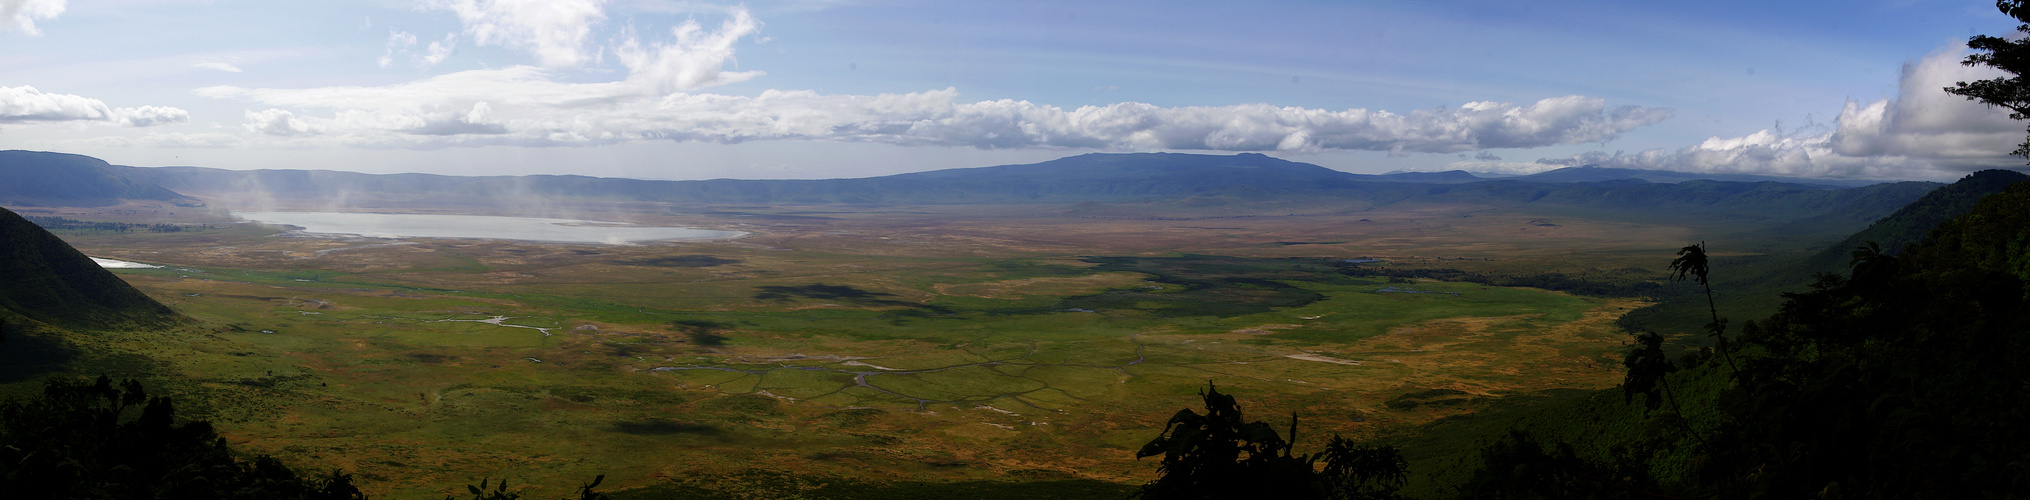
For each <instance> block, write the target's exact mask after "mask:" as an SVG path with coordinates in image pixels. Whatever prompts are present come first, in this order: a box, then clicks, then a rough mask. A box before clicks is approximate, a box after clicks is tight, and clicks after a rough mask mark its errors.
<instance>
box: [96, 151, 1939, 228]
mask: <svg viewBox="0 0 2030 500" xmlns="http://www.w3.org/2000/svg"><path fill="white" fill-rule="evenodd" d="M113 169H114V170H115V171H117V172H120V173H122V174H124V175H126V176H128V177H131V178H134V179H137V180H140V181H145V182H150V183H154V184H157V185H160V186H163V187H166V188H169V189H174V190H177V191H182V192H187V193H190V194H193V195H198V196H206V197H214V198H220V199H234V200H237V202H238V203H240V204H242V205H250V206H259V203H258V202H259V200H262V199H267V200H287V201H290V202H294V203H296V206H317V207H324V208H331V209H346V208H351V209H380V208H430V207H443V208H458V207H468V208H469V207H485V208H489V209H492V210H505V211H515V210H531V209H534V208H540V207H544V206H547V205H546V204H548V203H552V202H559V203H562V202H590V203H607V202H660V203H675V204H749V203H762V204H833V203H837V204H871V205H884V204H886V205H911V204H926V205H937V204H1062V205H1069V204H1077V203H1116V204H1120V203H1150V202H1164V201H1165V200H1172V201H1175V200H1184V199H1192V200H1199V201H1204V200H1227V201H1238V202H1265V201H1273V200H1281V201H1286V202H1288V201H1306V202H1324V203H1331V204H1336V205H1339V206H1350V207H1354V208H1355V209H1358V207H1360V206H1366V207H1370V208H1372V207H1380V206H1388V205H1395V204H1499V205H1506V206H1541V207H1546V208H1552V209H1556V210H1567V211H1569V210H1578V211H1580V212H1582V213H1584V214H1588V215H1593V216H1601V217H1610V218H1622V219H1642V218H1648V217H1658V216H1668V217H1686V216H1702V217H1720V218H1730V219H1743V220H1758V221H1768V222H1767V223H1769V224H1785V223H1794V224H1802V225H1800V226H1797V227H1798V228H1800V229H1802V230H1809V231H1812V232H1814V234H1827V235H1846V234H1850V233H1851V232H1852V230H1853V229H1855V228H1858V227H1860V226H1861V225H1864V224H1866V223H1868V222H1869V221H1873V220H1874V219H1875V218H1879V217H1881V216H1883V215H1887V214H1888V213H1889V212H1890V211H1894V210H1895V209H1897V208H1900V207H1902V206H1903V205H1904V204H1907V203H1909V202H1910V201H1912V200H1915V199H1917V197H1919V196H1922V195H1923V194H1924V192H1926V191H1929V190H1930V189H1932V188H1935V187H1937V186H1939V185H1940V184H1937V183H1923V182H1901V183H1885V184H1872V185H1868V186H1861V187H1853V188H1838V187H1834V186H1827V185H1821V184H1800V183H1790V182H1775V181H1759V182H1737V181H1715V180H1685V181H1680V182H1674V183H1657V182H1650V181H1646V180H1642V179H1635V178H1627V179H1614V180H1608V181H1596V182H1577V181H1571V182H1564V181H1560V182H1547V181H1541V180H1531V179H1529V178H1527V177H1510V178H1501V179H1480V180H1473V179H1478V178H1474V177H1472V176H1470V175H1469V174H1465V173H1464V172H1439V173H1394V174H1384V175H1363V174H1352V173H1346V172H1341V171H1337V170H1332V169H1329V168H1325V167H1321V166H1318V165H1313V164H1309V163H1301V162H1293V161H1288V160H1283V159H1279V158H1274V157H1270V156H1267V155H1261V154H1253V153H1243V154H1237V155H1198V154H1179V153H1129V154H1107V153H1091V154H1083V155H1076V156H1068V157H1064V158H1059V159H1055V160H1050V161H1045V162H1040V163H1034V164H1026V165H1001V166H992V167H977V168H957V169H946V170H935V171H928V172H916V173H907V174H897V175H889V176H883V177H867V178H856V179H819V180H737V179H714V180H702V181H653V180H636V179H616V178H601V177H586V176H577V175H531V176H519V177H506V176H495V177H459V176H444V175H432V174H379V175H377V174H361V173H352V172H336V171H317V170H252V171H236V170H220V169H210V168H199V167H155V168H140V167H113ZM1578 171H1580V172H1583V173H1587V174H1588V175H1595V176H1598V175H1605V174H1608V173H1612V172H1618V171H1621V170H1620V169H1578ZM1624 173H1625V172H1624ZM1628 175H1634V174H1628ZM1566 177H1571V176H1570V175H1567V176H1566ZM1551 178H1558V177H1557V176H1551Z"/></svg>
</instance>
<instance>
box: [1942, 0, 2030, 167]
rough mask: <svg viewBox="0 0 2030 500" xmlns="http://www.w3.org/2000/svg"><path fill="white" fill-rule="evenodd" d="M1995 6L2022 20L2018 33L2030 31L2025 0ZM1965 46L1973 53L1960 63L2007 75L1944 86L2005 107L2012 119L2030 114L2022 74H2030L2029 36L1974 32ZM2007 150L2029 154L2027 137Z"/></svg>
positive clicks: (2028, 88) (2029, 82) (2029, 93)
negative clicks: (1972, 50) (2027, 38)
mask: <svg viewBox="0 0 2030 500" xmlns="http://www.w3.org/2000/svg"><path fill="white" fill-rule="evenodd" d="M1995 8H1996V9H1998V10H2001V11H2002V13H2003V14H2007V15H2008V16H2009V17H2013V18H2016V20H2017V21H2020V22H2022V23H2024V24H2019V25H2017V26H2016V32H2017V33H2019V34H2024V35H2030V5H2025V2H2024V0H1997V1H1996V2H1995ZM1967 48H1970V49H1974V51H1975V53H1974V54H1973V55H1969V56H1967V58H1966V60H1964V61H1962V62H1961V64H1965V65H1967V66H1987V67H1990V68H1995V69H1999V70H2002V71H2003V72H2006V73H2008V74H2009V75H2010V76H2006V77H1997V78H1990V79H1987V80H1979V81H1973V82H1957V83H1954V84H1953V86H1951V87H1946V88H1945V91H1946V92H1948V93H1952V94H1958V95H1962V96H1966V98H1967V100H1969V101H1980V102H1981V103H1982V104H1986V105H1988V106H1990V107H2002V108H2008V109H2009V118H2012V119H2016V120H2022V119H2026V118H2030V78H2026V77H2025V75H2026V74H2030V40H2026V39H2023V38H2020V37H2018V38H2015V39H2011V38H2008V37H1998V36H1989V35H1975V36H1973V37H1971V38H1968V39H1967ZM2010 154H2014V155H2017V156H2030V139H2025V140H2024V141H2023V143H2022V144H2018V145H2017V146H2016V150H2015V151H2011V152H2010Z"/></svg>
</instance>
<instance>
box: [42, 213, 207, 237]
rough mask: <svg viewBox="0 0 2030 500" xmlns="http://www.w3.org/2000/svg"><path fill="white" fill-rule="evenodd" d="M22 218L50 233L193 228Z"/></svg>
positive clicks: (43, 217) (176, 230)
mask: <svg viewBox="0 0 2030 500" xmlns="http://www.w3.org/2000/svg"><path fill="white" fill-rule="evenodd" d="M21 218H23V219H28V221H29V222H33V223H35V225H37V226H41V227H42V228H43V229H45V230H48V231H50V232H56V231H75V232H96V233H119V234H126V233H131V232H134V231H137V230H139V231H147V232H151V233H180V232H184V231H186V230H190V229H192V226H186V225H182V224H133V223H126V222H99V221H85V220H77V219H68V218H63V217H50V216H42V215H24V216H22V217H21ZM198 227H202V226H198Z"/></svg>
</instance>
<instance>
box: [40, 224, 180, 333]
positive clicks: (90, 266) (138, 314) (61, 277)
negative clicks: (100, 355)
mask: <svg viewBox="0 0 2030 500" xmlns="http://www.w3.org/2000/svg"><path fill="white" fill-rule="evenodd" d="M0 276H4V277H5V279H0V315H4V314H13V315H17V316H19V317H21V318H27V319H33V320H36V321H40V322H44V323H51V324H59V325H71V326H86V327H96V326H109V325H119V324H128V323H134V322H142V323H150V324H153V323H160V322H163V321H168V320H171V319H172V318H174V316H175V313H174V312H172V311H170V310H169V308H168V307H166V306H163V305H162V304H161V303H158V302H156V301H155V299H151V298H148V296H147V295H143V294H142V293H141V291H140V290H135V289H134V287H133V286H132V285H128V284H127V282H126V281H123V280H121V279H120V277H119V276H115V275H113V273H111V272H108V271H106V270H105V269H104V268H101V267H99V265H98V264H97V263H95V262H92V259H91V258H90V257H86V256H85V254H83V253H80V252H78V251H77V249H75V248H71V246H70V245H69V244H66V243H64V242H63V240H61V239H58V238H57V237H56V235H52V234H49V232H48V231H44V230H43V229H42V228H41V227H37V226H36V225H35V224H34V223H31V222H29V221H28V220H27V219H23V218H21V216H20V215H16V214H15V213H14V212H12V211H9V210H6V209H0Z"/></svg>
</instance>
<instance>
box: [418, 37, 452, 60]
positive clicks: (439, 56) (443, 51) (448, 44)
mask: <svg viewBox="0 0 2030 500" xmlns="http://www.w3.org/2000/svg"><path fill="white" fill-rule="evenodd" d="M457 49H458V34H457V33H445V34H444V40H442V41H436V42H430V51H429V52H428V53H426V54H424V55H422V56H418V57H417V58H416V65H417V66H421V67H423V68H430V67H434V66H436V65H438V64H440V63H443V62H444V60H445V59H447V58H450V57H451V51H453V50H457Z"/></svg>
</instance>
